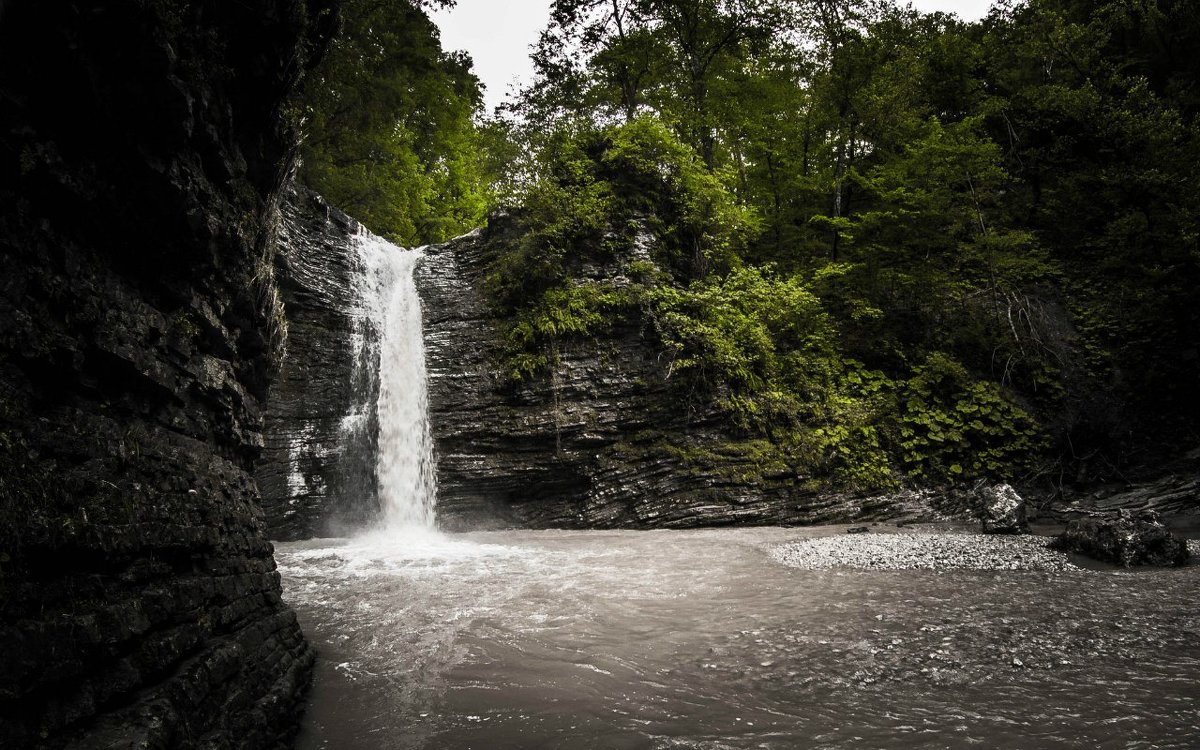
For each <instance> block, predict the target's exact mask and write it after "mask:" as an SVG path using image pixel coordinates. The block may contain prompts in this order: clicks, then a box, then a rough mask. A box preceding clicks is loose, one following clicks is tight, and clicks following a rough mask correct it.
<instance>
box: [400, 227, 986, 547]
mask: <svg viewBox="0 0 1200 750" xmlns="http://www.w3.org/2000/svg"><path fill="white" fill-rule="evenodd" d="M514 231H516V230H515V229H514V228H513V226H512V225H511V222H510V220H508V219H506V218H505V217H493V220H492V222H491V224H490V225H489V228H488V229H486V230H480V231H476V232H473V233H471V234H470V235H467V236H465V237H462V238H459V239H457V240H454V241H451V242H448V243H445V244H442V245H436V246H433V247H429V248H426V249H425V260H424V261H423V262H422V263H421V265H420V266H418V269H417V273H416V281H417V288H418V290H419V292H420V293H421V297H422V300H423V302H424V308H425V333H426V359H427V363H428V370H429V403H430V422H431V424H432V427H433V431H434V438H435V441H436V445H437V460H438V517H439V523H440V524H441V525H442V526H443V528H448V529H471V528H503V527H510V526H515V527H533V528H546V527H558V528H597V529H605V528H622V527H628V528H689V527H699V526H722V525H733V524H739V525H745V524H812V523H835V522H841V521H850V520H863V521H870V520H877V519H885V518H898V517H907V518H914V519H925V520H938V519H944V518H949V517H961V516H963V515H967V514H969V513H970V512H972V506H971V504H970V502H969V501H965V500H964V496H965V495H966V494H967V493H962V492H959V493H954V492H950V493H940V492H931V491H903V492H897V493H891V494H877V495H867V494H853V493H831V492H818V491H815V490H812V489H809V488H808V486H807V484H806V480H807V479H808V478H807V477H805V476H802V475H800V474H798V473H797V472H796V471H794V470H791V469H789V468H788V467H786V466H781V467H779V468H778V470H773V471H766V472H764V471H763V470H762V468H761V467H760V466H759V465H758V464H757V461H758V460H759V459H758V457H756V456H755V455H754V452H753V446H752V445H750V444H748V443H746V442H745V441H744V440H739V439H735V438H734V437H732V435H733V431H732V426H731V425H730V424H728V423H727V421H726V419H725V418H724V417H723V416H722V415H721V414H719V413H718V412H716V411H715V410H707V411H705V410H691V411H689V410H687V409H681V408H679V407H678V406H677V405H678V404H679V403H681V400H680V398H679V396H678V394H676V393H674V392H673V391H672V390H671V388H672V387H673V384H672V383H671V382H670V381H669V380H668V378H667V373H666V371H665V368H663V367H662V364H661V362H660V361H659V356H660V352H658V351H657V350H656V349H655V348H654V347H653V346H652V345H651V343H650V340H651V335H652V334H651V333H650V332H648V331H644V330H642V329H640V328H639V327H637V326H634V325H631V324H618V325H617V327H616V329H615V330H614V331H613V333H612V335H611V336H608V337H607V341H606V342H605V343H603V344H596V343H589V342H575V343H572V344H564V345H563V346H562V347H561V350H560V352H559V360H560V361H559V363H558V366H557V367H556V368H554V371H553V372H552V373H550V374H549V375H547V376H545V377H544V378H540V379H535V380H533V381H525V382H520V383H513V382H510V381H508V380H507V379H506V377H505V376H504V374H503V372H502V368H501V367H500V366H499V361H500V359H501V356H502V354H501V352H502V347H503V341H502V325H501V321H499V320H497V319H496V318H495V316H494V314H493V313H492V311H491V309H490V308H489V306H488V303H487V300H486V299H485V298H484V297H483V295H482V293H481V289H482V286H483V285H482V277H483V275H484V272H485V265H486V259H487V257H488V253H489V248H490V247H491V246H492V245H494V244H495V243H502V242H506V241H510V240H511V236H510V235H511V233H512V232H514ZM639 252H640V253H642V254H644V248H640V247H638V246H635V247H632V248H630V249H629V256H628V257H620V254H618V257H617V258H615V259H614V260H613V262H612V265H611V266H610V267H596V266H590V267H588V268H586V269H579V274H581V275H585V276H589V277H596V278H607V279H614V280H619V279H622V278H625V271H624V268H625V266H624V265H623V264H626V263H627V262H630V261H632V260H636V259H637V257H640V256H639Z"/></svg>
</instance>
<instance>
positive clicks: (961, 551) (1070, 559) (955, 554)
mask: <svg viewBox="0 0 1200 750" xmlns="http://www.w3.org/2000/svg"><path fill="white" fill-rule="evenodd" d="M845 528H846V527H842V526H830V527H823V528H822V529H821V531H820V532H818V534H819V535H815V536H811V537H808V538H803V539H797V540H794V541H789V542H786V543H784V544H781V545H778V546H776V547H774V548H772V549H771V550H770V553H771V556H772V557H773V558H774V559H775V560H777V561H778V562H780V563H783V564H784V565H787V566H789V567H793V568H801V569H804V570H833V569H839V568H845V569H858V570H1040V571H1066V570H1078V569H1081V568H1085V567H1086V568H1093V567H1097V566H1103V563H1097V562H1095V561H1090V560H1084V559H1082V558H1080V557H1079V556H1077V555H1071V554H1068V553H1065V552H1060V551H1057V550H1052V549H1050V548H1049V547H1048V546H1047V545H1048V543H1049V542H1050V540H1051V539H1053V536H1052V535H1050V534H1022V535H1003V534H978V533H972V532H970V531H968V530H966V529H964V528H962V527H961V526H960V525H942V524H927V525H921V526H916V527H912V526H900V527H898V526H882V525H881V526H871V527H868V531H869V533H858V534H848V533H843V530H844V529H845ZM852 528H853V527H852ZM1188 547H1189V549H1190V550H1191V552H1192V554H1193V555H1196V554H1198V553H1200V540H1197V539H1193V540H1191V541H1189V542H1188Z"/></svg>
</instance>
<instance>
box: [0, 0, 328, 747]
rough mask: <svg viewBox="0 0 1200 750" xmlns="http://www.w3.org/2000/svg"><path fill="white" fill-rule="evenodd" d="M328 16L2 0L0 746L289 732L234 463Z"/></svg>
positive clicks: (270, 611)
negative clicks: (294, 114)
mask: <svg viewBox="0 0 1200 750" xmlns="http://www.w3.org/2000/svg"><path fill="white" fill-rule="evenodd" d="M328 5H329V3H327V2H325V1H324V0H317V1H316V2H314V1H313V0H309V1H308V2H307V3H305V2H300V0H256V2H253V3H227V2H220V1H219V0H195V1H192V2H183V1H182V0H156V2H140V3H130V2H104V1H102V0H92V1H90V2H75V3H60V2H41V1H40V0H12V1H10V2H5V3H0V206H3V209H2V213H0V263H2V264H3V267H4V274H3V276H2V277H0V665H3V666H2V667H0V746H2V747H12V748H18V747H22V748H23V747H47V748H59V747H73V748H92V747H104V748H126V747H139V748H168V747H170V748H183V747H209V748H232V747H238V748H265V747H277V746H281V745H283V744H286V742H287V740H288V738H289V736H290V734H291V732H292V731H293V729H294V727H295V715H296V713H297V712H298V710H299V706H300V695H301V693H302V690H303V687H304V686H305V684H306V682H307V680H308V675H309V670H310V667H311V664H312V660H313V655H312V651H311V649H310V648H309V647H308V645H307V644H306V643H305V641H304V639H303V637H302V635H301V633H300V630H299V627H298V625H297V622H296V618H295V616H294V615H293V613H292V612H291V611H290V610H289V609H288V608H287V607H286V606H285V605H284V603H283V602H282V600H281V598H280V586H279V576H278V574H277V573H276V572H275V566H274V562H273V559H272V548H271V545H270V544H269V543H268V542H267V541H266V538H265V535H264V523H263V515H262V511H261V508H260V507H259V496H258V492H257V490H256V488H255V485H254V482H253V480H252V477H251V473H250V470H251V468H252V466H253V462H254V460H255V458H256V457H257V455H258V453H259V451H260V449H261V448H262V445H263V421H262V411H261V405H262V401H263V399H264V398H265V396H266V394H267V388H268V385H269V383H270V381H271V378H272V376H273V373H274V369H275V367H276V362H277V360H278V355H279V351H280V348H281V345H282V342H283V330H282V318H281V315H280V309H279V305H278V301H277V295H276V289H275V284H274V281H273V279H272V274H271V261H270V254H271V250H272V247H273V245H274V236H273V234H274V233H273V227H274V226H275V225H276V224H277V221H278V217H277V215H278V206H277V202H278V195H279V193H280V191H281V189H282V187H283V186H284V185H286V184H287V183H288V182H289V181H290V179H291V174H292V169H293V163H294V154H295V143H296V140H295V134H294V132H293V131H292V130H291V128H290V127H289V125H288V120H289V119H290V118H289V117H288V115H287V112H286V109H285V107H284V102H285V99H286V97H287V96H288V95H289V93H290V92H291V91H292V89H293V87H294V86H295V85H296V82H297V80H298V77H299V75H300V74H301V72H302V71H303V69H304V67H305V65H306V63H307V61H308V60H310V59H311V58H312V57H313V56H314V55H315V54H316V53H317V52H316V51H317V50H319V48H320V47H321V46H322V45H323V44H324V42H325V40H326V39H327V38H328V32H329V28H328V23H329V22H330V19H331V15H330V14H329V12H328V11H329V10H330V8H329V7H328ZM322 19H323V20H322Z"/></svg>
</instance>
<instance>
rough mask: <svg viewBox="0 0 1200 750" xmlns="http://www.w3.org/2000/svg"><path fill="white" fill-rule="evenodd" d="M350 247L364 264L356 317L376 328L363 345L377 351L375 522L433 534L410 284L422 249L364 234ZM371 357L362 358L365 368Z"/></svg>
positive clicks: (429, 454)
mask: <svg viewBox="0 0 1200 750" xmlns="http://www.w3.org/2000/svg"><path fill="white" fill-rule="evenodd" d="M356 245H357V249H358V253H359V258H360V259H361V261H362V267H363V268H362V270H363V274H362V277H361V279H360V280H359V282H358V283H359V284H361V288H360V290H359V299H360V300H361V303H362V305H363V310H362V315H363V317H364V318H365V319H366V320H368V321H370V322H371V323H373V324H374V326H375V327H376V328H377V331H378V341H377V343H374V345H373V346H372V345H368V346H367V347H364V348H366V349H375V350H376V351H377V353H378V357H377V360H378V367H379V371H378V387H379V398H378V401H377V404H376V415H377V419H378V424H379V438H378V446H377V459H376V467H375V468H376V475H377V479H378V489H379V504H380V507H381V509H382V519H381V525H382V526H383V527H384V528H385V529H387V530H389V531H393V530H400V529H412V530H417V529H433V528H434V500H435V498H436V495H437V480H436V474H435V465H434V459H433V438H432V435H431V434H430V429H429V395H428V394H429V392H428V388H427V385H426V374H425V341H424V333H423V329H422V328H423V327H422V319H421V299H420V297H418V296H417V287H416V284H415V282H414V281H413V268H414V266H415V265H416V263H417V261H418V260H420V258H421V252H420V251H419V250H404V249H402V248H399V247H396V246H395V245H393V244H392V243H390V242H388V241H387V240H384V239H382V238H380V237H376V236H375V235H373V234H370V233H367V232H363V233H360V234H359V235H358V237H357V241H356ZM376 347H377V349H376ZM375 353H376V352H375V351H370V352H369V354H371V355H374V354H375ZM373 359H376V357H374V356H371V357H370V358H369V359H368V360H367V363H366V364H367V366H368V367H369V366H371V364H373V363H372V362H371V360H373Z"/></svg>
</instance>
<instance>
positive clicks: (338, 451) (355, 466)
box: [255, 188, 379, 540]
mask: <svg viewBox="0 0 1200 750" xmlns="http://www.w3.org/2000/svg"><path fill="white" fill-rule="evenodd" d="M361 229H362V228H361V225H359V223H358V222H357V221H355V220H354V219H352V218H350V217H348V216H346V215H345V214H343V213H342V212H341V211H338V210H337V209H335V208H332V207H330V206H329V204H327V203H326V202H325V201H324V200H323V199H322V198H321V197H320V196H318V195H316V194H314V193H312V192H310V191H307V190H304V189H302V188H298V189H294V190H292V191H290V192H289V193H288V194H287V195H286V198H285V200H284V202H283V222H282V225H281V228H280V241H279V251H278V253H277V254H276V258H275V266H276V273H277V276H278V279H279V286H280V292H281V296H282V299H283V304H284V310H285V311H286V315H287V322H288V346H287V351H286V353H285V355H284V358H283V363H282V365H281V367H280V372H279V377H278V378H276V380H275V382H274V383H273V384H272V386H271V391H270V395H269V398H268V400H267V407H266V411H265V415H264V421H265V428H264V430H265V434H266V445H265V447H264V449H263V453H262V457H261V458H260V460H259V462H258V465H257V469H256V472H255V478H256V479H257V481H258V486H259V488H260V489H261V491H262V495H263V508H264V510H265V511H266V515H267V526H268V532H269V534H270V535H271V538H272V539H280V540H295V539H307V538H311V537H314V536H330V535H335V534H337V533H342V532H344V531H345V530H346V529H351V528H357V527H361V526H363V525H364V524H365V523H366V522H367V521H368V519H370V518H373V517H374V516H375V515H376V514H377V513H378V509H379V503H378V500H377V497H376V489H375V460H374V459H375V454H376V446H375V441H376V435H377V431H378V429H377V422H376V421H375V419H376V417H375V413H374V403H375V399H376V397H377V395H378V381H377V379H375V378H371V377H366V374H365V372H364V371H363V370H364V365H365V366H370V367H377V366H378V363H377V362H371V363H363V365H359V364H357V363H356V358H357V357H358V356H359V350H360V348H361V347H359V346H356V344H361V343H362V342H360V341H357V340H356V337H363V336H373V337H376V338H377V337H378V334H379V332H378V331H375V330H374V329H372V328H371V327H370V325H369V321H366V320H365V319H364V316H363V314H362V311H361V310H359V309H358V306H359V305H360V301H359V300H358V297H357V295H356V294H355V291H354V281H353V277H354V275H356V274H359V273H361V270H360V269H358V268H357V267H356V254H355V250H354V249H353V246H352V245H353V243H354V242H355V236H356V235H357V234H358V232H360V231H361ZM355 415H356V416H355ZM348 419H358V420H359V422H356V423H354V424H353V425H348V423H347V420H348Z"/></svg>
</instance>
